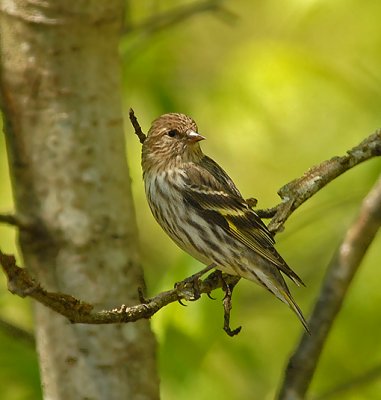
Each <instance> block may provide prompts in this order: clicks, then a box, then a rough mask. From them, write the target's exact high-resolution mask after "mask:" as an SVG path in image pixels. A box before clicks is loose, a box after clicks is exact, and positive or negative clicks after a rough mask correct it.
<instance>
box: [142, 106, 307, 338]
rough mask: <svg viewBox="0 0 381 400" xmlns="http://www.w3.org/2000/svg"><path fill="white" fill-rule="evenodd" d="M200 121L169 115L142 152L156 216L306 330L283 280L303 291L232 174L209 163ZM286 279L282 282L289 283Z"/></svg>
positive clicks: (180, 241) (182, 242)
mask: <svg viewBox="0 0 381 400" xmlns="http://www.w3.org/2000/svg"><path fill="white" fill-rule="evenodd" d="M204 139H205V137H204V136H202V135H201V134H200V133H199V132H198V128H197V125H196V123H195V121H194V120H193V119H192V118H191V117H189V116H187V115H184V114H179V113H167V114H163V115H161V116H160V117H158V118H157V119H155V120H154V121H153V122H152V125H151V127H150V129H149V131H148V134H147V137H146V139H145V140H144V142H143V146H142V160H141V164H142V170H143V181H144V187H145V193H146V198H147V201H148V204H149V207H150V209H151V212H152V214H153V216H154V218H155V219H156V221H157V222H158V223H159V225H160V226H161V227H162V228H163V230H164V231H165V232H166V233H167V235H168V236H169V237H170V238H171V239H172V240H173V241H174V242H175V243H176V244H177V245H178V246H179V247H180V248H181V249H182V250H184V251H185V252H187V253H188V254H190V255H191V256H192V257H194V258H195V259H196V260H198V261H200V262H201V263H203V264H205V265H206V266H209V267H210V268H215V269H217V270H220V271H222V272H224V273H228V274H231V275H237V276H239V277H241V278H245V279H248V280H249V281H253V282H255V283H257V284H259V285H260V286H262V287H263V288H265V289H266V290H268V291H269V292H270V293H271V294H273V295H274V296H275V297H277V298H278V299H279V300H281V301H282V302H283V303H285V304H286V305H288V306H289V307H290V308H291V310H292V311H293V312H294V313H295V314H296V315H297V317H298V318H299V320H300V321H301V323H302V324H303V326H304V328H305V329H306V331H307V332H308V331H309V329H308V325H307V322H306V320H305V318H304V316H303V314H302V311H301V309H300V308H299V306H298V305H297V303H296V302H295V300H294V299H293V297H292V295H291V292H290V290H289V288H288V286H287V284H286V282H285V279H284V278H283V275H285V276H286V277H288V278H289V279H290V280H291V281H293V282H294V283H295V284H296V285H297V286H301V285H303V286H304V283H303V281H302V280H301V278H300V277H299V276H298V275H297V274H296V273H295V272H294V271H293V270H292V269H291V268H290V267H289V266H288V265H287V263H286V262H285V261H284V259H283V258H282V257H281V256H280V254H279V253H278V252H277V250H276V249H275V247H274V244H275V241H274V238H273V235H272V234H271V232H270V231H269V230H268V228H267V227H266V225H265V224H264V222H263V221H262V220H261V219H260V217H259V216H258V215H257V213H256V212H255V211H254V210H253V209H252V207H251V206H250V204H249V203H250V202H248V201H246V200H245V199H244V198H243V197H242V195H241V193H240V191H239V190H238V189H237V187H236V185H235V184H234V182H233V181H232V179H231V178H230V177H229V176H228V174H227V173H226V172H225V171H224V170H223V169H222V168H221V167H220V166H219V165H218V164H217V163H216V162H215V161H214V160H212V159H211V158H210V157H208V156H207V155H205V154H204V153H203V151H202V149H201V147H200V142H201V141H202V140H204ZM282 274H283V275H282Z"/></svg>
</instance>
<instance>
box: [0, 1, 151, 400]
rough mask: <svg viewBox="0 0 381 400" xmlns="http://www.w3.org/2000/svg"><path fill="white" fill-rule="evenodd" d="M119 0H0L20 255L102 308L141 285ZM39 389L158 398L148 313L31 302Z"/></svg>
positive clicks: (52, 281) (61, 394) (56, 395)
mask: <svg viewBox="0 0 381 400" xmlns="http://www.w3.org/2000/svg"><path fill="white" fill-rule="evenodd" d="M123 3H124V1H123V0H107V1H101V0H76V1H69V0H34V1H33V2H32V1H28V0H0V12H1V16H0V18H1V20H0V56H1V76H0V89H1V103H2V109H3V113H4V125H5V131H6V140H7V147H8V156H9V163H10V168H11V173H12V184H13V191H14V197H15V203H16V209H17V215H18V216H19V217H20V218H21V219H22V220H23V221H27V222H28V223H29V224H30V225H31V229H29V230H28V229H24V230H22V231H21V233H20V246H21V250H22V255H23V257H24V264H25V265H26V267H27V268H28V269H29V270H30V271H31V272H32V273H33V274H34V275H35V276H36V277H37V280H38V281H39V282H40V283H41V284H42V285H43V286H44V287H46V288H47V289H48V290H53V291H59V292H64V293H68V294H71V295H73V296H75V297H77V298H80V299H83V300H84V301H86V302H89V303H92V304H94V305H95V306H96V307H97V308H99V309H103V308H112V307H114V306H119V305H121V304H123V303H124V304H127V305H128V304H133V303H136V302H138V298H137V288H138V287H139V286H143V285H144V282H143V276H142V271H141V268H140V265H139V254H138V250H137V249H138V237H137V228H136V222H135V214H134V209H133V203H132V197H131V190H130V180H129V174H128V169H127V165H126V159H125V142H124V136H123V119H122V109H121V70H120V60H119V57H118V43H119V34H120V30H121V25H122V20H123ZM34 311H35V324H36V336H37V343H38V353H39V358H40V365H41V375H42V382H43V390H44V395H45V398H46V399H54V400H59V399H65V400H67V399H92V400H94V399H108V400H109V399H118V400H119V399H139V400H144V399H157V398H159V394H158V393H159V389H158V378H157V373H156V365H155V346H156V344H155V340H154V337H153V334H152V333H151V331H150V327H149V323H148V322H147V321H139V322H138V323H134V324H126V325H122V324H118V325H112V326H102V325H101V326H90V325H74V324H71V323H70V322H69V321H67V320H66V319H65V318H63V317H61V316H59V315H57V314H55V313H54V312H52V311H50V310H49V309H47V308H45V307H44V306H42V305H40V304H34Z"/></svg>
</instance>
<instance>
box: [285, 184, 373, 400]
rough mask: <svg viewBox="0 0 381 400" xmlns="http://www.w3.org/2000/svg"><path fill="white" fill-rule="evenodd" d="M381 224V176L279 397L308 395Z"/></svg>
mask: <svg viewBox="0 0 381 400" xmlns="http://www.w3.org/2000/svg"><path fill="white" fill-rule="evenodd" d="M380 225H381V177H380V178H379V179H378V181H377V182H376V184H375V185H374V187H373V188H372V190H371V191H370V192H369V194H368V195H367V196H366V197H365V199H364V201H363V203H362V205H361V209H360V213H359V216H358V217H357V219H356V221H355V222H354V223H353V225H352V226H351V227H350V228H349V229H348V231H347V233H346V235H345V237H344V239H343V241H342V243H341V244H340V246H339V248H338V250H337V251H336V253H335V255H334V257H333V259H332V261H331V262H330V265H329V268H328V271H327V273H326V276H325V279H324V282H323V285H322V289H321V291H320V295H319V298H318V300H317V302H316V304H315V307H314V310H313V312H312V315H311V318H310V320H309V326H310V327H311V331H312V332H313V334H312V335H311V336H310V335H306V334H304V335H303V336H302V338H301V341H300V343H299V345H298V347H297V349H296V350H295V352H294V354H293V355H292V357H291V358H290V360H289V363H288V366H287V369H286V373H285V377H284V381H283V384H282V387H281V390H280V394H279V397H278V399H279V400H299V399H304V397H305V394H306V392H307V389H308V387H309V385H310V382H311V379H312V376H313V374H314V372H315V369H316V366H317V363H318V360H319V357H320V355H321V352H322V349H323V346H324V344H325V342H326V339H327V336H328V334H329V332H330V330H331V327H332V325H333V322H334V320H335V318H336V315H337V314H338V312H339V311H340V309H341V306H342V303H343V300H344V298H345V295H346V293H347V291H348V288H349V286H350V283H351V281H352V279H353V276H354V275H355V273H356V271H357V270H358V267H359V266H360V264H361V261H362V259H363V257H364V255H365V253H366V251H367V249H368V247H369V245H370V244H371V243H372V241H373V239H374V237H375V235H376V233H377V231H378V229H379V227H380Z"/></svg>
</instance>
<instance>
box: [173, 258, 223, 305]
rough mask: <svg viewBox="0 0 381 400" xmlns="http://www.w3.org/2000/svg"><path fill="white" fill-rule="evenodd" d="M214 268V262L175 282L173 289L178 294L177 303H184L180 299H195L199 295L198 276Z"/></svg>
mask: <svg viewBox="0 0 381 400" xmlns="http://www.w3.org/2000/svg"><path fill="white" fill-rule="evenodd" d="M213 268H215V264H210V265H208V266H207V267H206V268H204V269H202V270H201V271H199V272H197V273H195V274H193V275H191V276H189V277H188V278H185V279H184V280H182V281H181V282H176V283H175V289H176V290H177V293H178V296H179V300H178V301H179V303H180V304H181V305H185V304H183V303H182V302H181V300H182V299H185V300H189V301H195V300H198V299H199V298H200V297H201V292H200V278H201V277H202V276H203V275H204V274H206V273H207V272H208V271H210V270H211V269H213Z"/></svg>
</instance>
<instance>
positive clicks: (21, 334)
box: [0, 318, 36, 347]
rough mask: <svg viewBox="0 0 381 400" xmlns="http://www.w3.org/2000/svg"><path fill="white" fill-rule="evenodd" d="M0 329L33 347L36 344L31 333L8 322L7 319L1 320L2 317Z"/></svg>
mask: <svg viewBox="0 0 381 400" xmlns="http://www.w3.org/2000/svg"><path fill="white" fill-rule="evenodd" d="M0 330H1V331H2V332H3V333H5V334H7V335H8V336H11V337H12V338H14V339H16V340H22V341H23V342H25V343H27V344H29V345H32V346H33V347H34V346H35V344H36V343H35V340H34V336H33V334H31V333H29V332H28V331H26V330H25V329H22V328H19V327H18V326H16V325H13V324H11V323H9V322H8V321H5V320H3V319H2V318H0Z"/></svg>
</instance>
